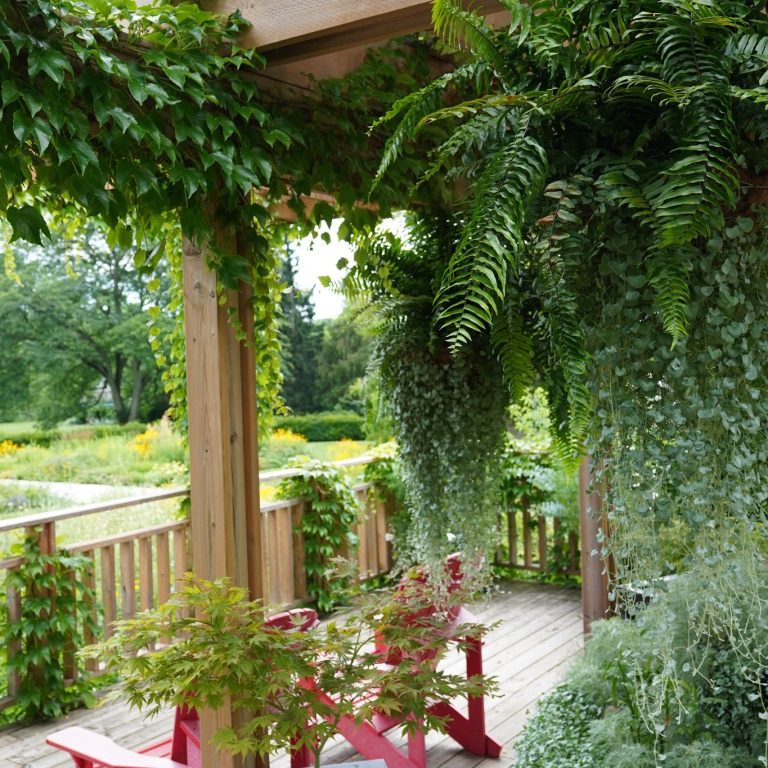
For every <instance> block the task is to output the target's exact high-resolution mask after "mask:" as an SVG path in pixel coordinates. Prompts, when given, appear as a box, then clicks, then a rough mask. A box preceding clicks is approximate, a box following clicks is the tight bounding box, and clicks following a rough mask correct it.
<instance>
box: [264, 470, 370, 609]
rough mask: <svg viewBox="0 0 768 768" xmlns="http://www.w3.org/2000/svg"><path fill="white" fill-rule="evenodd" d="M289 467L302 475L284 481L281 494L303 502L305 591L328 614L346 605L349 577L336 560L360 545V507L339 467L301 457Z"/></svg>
mask: <svg viewBox="0 0 768 768" xmlns="http://www.w3.org/2000/svg"><path fill="white" fill-rule="evenodd" d="M289 467H293V468H296V469H299V470H301V474H300V475H297V476H295V477H289V478H286V479H285V480H283V481H282V482H281V483H280V486H279V488H278V496H279V497H280V498H282V499H295V498H301V499H303V500H304V505H303V510H302V515H301V523H300V525H299V530H300V532H301V534H302V536H303V539H304V569H305V571H306V574H307V592H308V593H309V596H310V598H312V600H314V601H315V602H316V603H317V607H318V608H319V609H320V610H321V611H330V610H332V609H333V608H334V606H336V605H338V604H339V603H340V602H342V601H343V599H344V597H345V595H346V589H347V587H348V586H349V578H348V577H347V576H346V575H345V574H344V573H341V572H336V571H335V570H334V562H333V561H334V559H335V558H342V557H348V556H349V553H350V550H354V547H356V545H357V530H356V528H357V522H358V520H359V518H360V514H361V510H360V504H359V502H358V500H357V497H356V496H355V493H354V491H353V490H352V488H351V486H350V485H349V483H348V482H347V481H346V480H345V479H344V477H343V476H342V475H341V472H340V471H339V470H338V469H337V468H336V467H333V466H331V465H330V464H326V463H323V462H321V461H315V460H311V459H297V460H295V461H293V462H291V463H289Z"/></svg>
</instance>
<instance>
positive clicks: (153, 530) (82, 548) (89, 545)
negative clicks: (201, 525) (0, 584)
mask: <svg viewBox="0 0 768 768" xmlns="http://www.w3.org/2000/svg"><path fill="white" fill-rule="evenodd" d="M188 525H189V520H175V521H174V522H172V523H159V524H158V525H151V526H149V527H147V528H139V529H138V530H136V531H128V532H127V533H119V534H117V535H116V536H108V537H107V538H104V539H93V540H91V541H84V542H78V543H77V544H72V545H71V546H66V547H64V549H66V550H67V552H70V553H71V554H73V555H74V554H78V553H80V552H90V551H91V550H94V549H101V548H102V547H113V546H115V544H123V543H124V542H126V541H135V540H136V539H146V538H147V537H149V536H157V534H159V533H170V532H171V531H181V530H183V529H184V528H186V527H187V526H188ZM0 566H2V563H0Z"/></svg>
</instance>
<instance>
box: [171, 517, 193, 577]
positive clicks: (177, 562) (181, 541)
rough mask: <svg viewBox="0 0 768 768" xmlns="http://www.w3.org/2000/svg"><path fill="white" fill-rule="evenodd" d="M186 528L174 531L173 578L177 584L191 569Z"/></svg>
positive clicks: (187, 528)
mask: <svg viewBox="0 0 768 768" xmlns="http://www.w3.org/2000/svg"><path fill="white" fill-rule="evenodd" d="M188 530H189V526H187V527H186V528H181V529H178V528H177V529H176V530H175V531H174V532H173V578H174V581H175V582H176V586H178V585H179V583H180V582H181V581H183V580H184V574H185V573H186V572H187V571H188V570H189V568H188V563H187V552H188V551H189V550H188V548H187V531H188Z"/></svg>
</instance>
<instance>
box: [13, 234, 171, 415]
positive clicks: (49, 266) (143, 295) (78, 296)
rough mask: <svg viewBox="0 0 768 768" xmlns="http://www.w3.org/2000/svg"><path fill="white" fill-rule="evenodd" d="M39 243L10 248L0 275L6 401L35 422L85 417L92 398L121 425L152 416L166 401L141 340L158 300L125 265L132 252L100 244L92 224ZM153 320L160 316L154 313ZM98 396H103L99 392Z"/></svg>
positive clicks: (162, 290) (158, 286) (162, 319)
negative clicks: (16, 374) (12, 374)
mask: <svg viewBox="0 0 768 768" xmlns="http://www.w3.org/2000/svg"><path fill="white" fill-rule="evenodd" d="M70 229H71V231H70V232H68V233H67V234H66V235H62V236H60V237H57V238H56V239H55V240H54V241H53V242H52V243H51V244H50V245H49V246H47V247H30V246H25V245H22V244H20V243H14V244H13V245H12V246H11V249H12V250H11V251H10V253H11V254H12V257H13V258H12V260H13V262H14V264H13V265H12V266H11V267H10V269H9V272H10V274H6V275H5V276H4V277H3V278H2V281H1V282H0V318H2V322H3V337H4V347H5V349H6V351H7V352H10V354H6V359H5V360H4V361H3V364H2V365H0V378H3V373H2V371H3V370H5V371H6V372H7V371H8V369H9V367H11V366H12V367H14V368H16V369H17V370H19V371H21V372H23V375H22V376H21V377H20V378H19V379H18V380H17V381H16V382H15V383H13V384H12V383H11V382H10V381H8V377H7V376H6V377H4V378H5V383H6V386H8V387H9V390H10V391H11V393H12V394H11V396H10V399H11V400H13V401H14V402H15V403H17V404H19V403H20V401H21V400H22V399H25V400H26V401H27V403H28V407H27V409H26V410H27V412H28V414H29V415H31V416H32V417H34V418H36V419H38V420H39V421H41V422H43V423H48V424H50V423H55V422H57V421H61V420H63V419H65V418H70V417H75V418H85V417H86V416H87V414H88V411H89V409H90V408H91V407H92V406H94V405H95V404H96V403H98V402H99V401H100V400H102V399H106V400H108V401H110V402H111V403H112V405H113V408H114V416H115V419H116V420H117V421H118V422H120V423H124V422H126V421H132V420H135V419H138V418H139V417H140V416H142V417H149V416H156V415H159V414H160V413H161V412H162V410H163V408H164V406H165V403H166V398H165V395H164V393H163V391H162V386H161V385H160V377H159V371H158V370H157V366H156V364H155V360H154V354H153V352H152V349H151V347H150V344H149V334H148V326H149V321H150V314H149V308H150V306H160V307H162V306H164V305H165V304H166V302H167V286H166V285H165V281H164V280H163V279H160V278H155V279H154V281H153V285H152V286H151V287H152V288H153V291H150V290H149V288H150V286H149V285H148V282H147V280H146V278H144V277H142V276H140V275H139V274H138V273H137V272H136V270H135V269H134V267H133V250H132V249H131V248H130V247H126V246H125V245H123V246H120V245H118V244H109V243H108V242H107V239H106V236H105V234H104V231H103V230H102V229H101V228H99V227H98V226H96V225H95V224H88V225H85V226H82V227H73V228H70ZM156 314H158V317H157V318H155V319H154V320H153V322H155V323H156V324H157V323H159V324H161V325H162V324H164V323H170V322H171V319H170V318H169V317H167V315H163V313H162V312H159V313H157V312H156ZM106 394H108V398H104V397H103V395H106Z"/></svg>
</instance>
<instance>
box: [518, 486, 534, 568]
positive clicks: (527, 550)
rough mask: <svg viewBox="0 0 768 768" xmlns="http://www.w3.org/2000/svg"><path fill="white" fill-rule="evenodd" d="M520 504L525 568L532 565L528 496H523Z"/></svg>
mask: <svg viewBox="0 0 768 768" xmlns="http://www.w3.org/2000/svg"><path fill="white" fill-rule="evenodd" d="M520 506H521V507H522V510H523V565H524V566H525V567H526V568H532V567H533V558H532V556H531V510H530V507H529V504H528V498H527V497H526V496H523V498H522V501H521V504H520Z"/></svg>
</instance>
